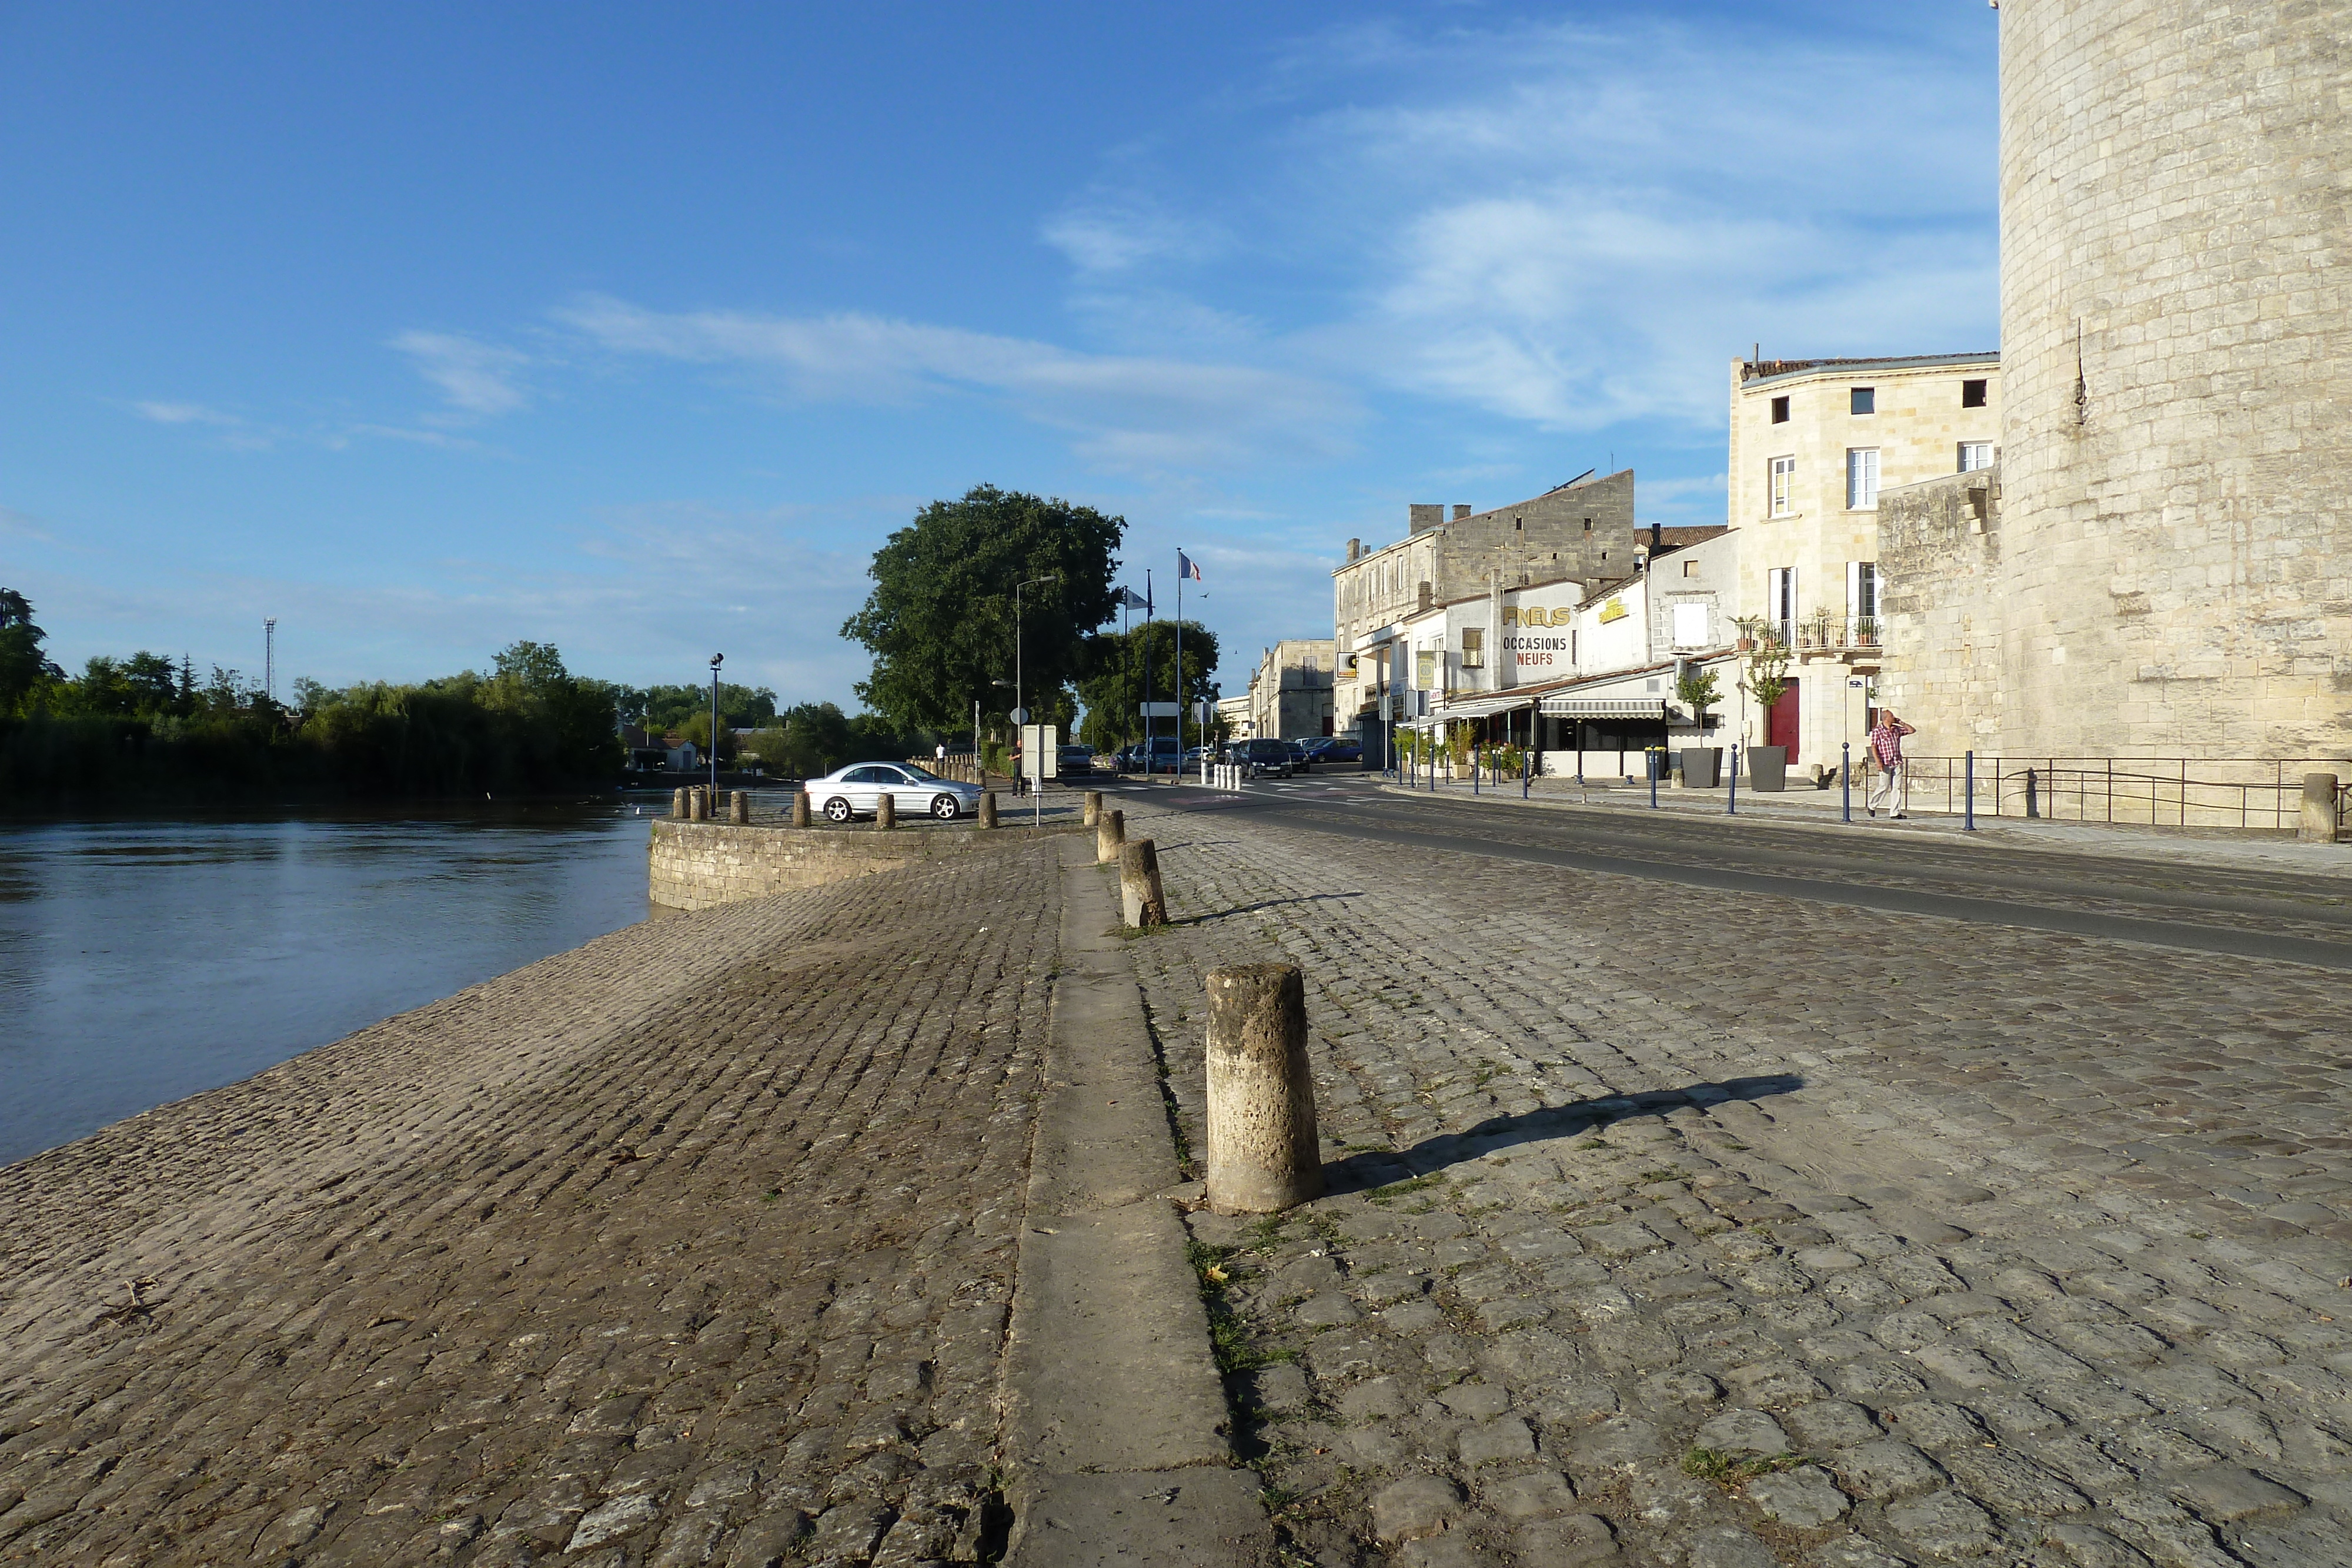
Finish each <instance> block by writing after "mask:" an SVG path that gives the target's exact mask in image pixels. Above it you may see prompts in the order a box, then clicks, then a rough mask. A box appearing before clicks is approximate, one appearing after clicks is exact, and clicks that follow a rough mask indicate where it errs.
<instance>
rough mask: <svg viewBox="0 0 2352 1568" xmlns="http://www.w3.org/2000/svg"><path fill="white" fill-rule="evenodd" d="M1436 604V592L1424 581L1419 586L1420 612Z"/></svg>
mask: <svg viewBox="0 0 2352 1568" xmlns="http://www.w3.org/2000/svg"><path fill="white" fill-rule="evenodd" d="M1436 602H1437V591H1436V590H1435V589H1433V588H1432V587H1431V586H1430V585H1429V583H1428V582H1427V581H1426V580H1424V581H1423V583H1422V585H1421V605H1420V608H1421V609H1422V610H1426V609H1428V608H1429V607H1430V606H1431V605H1433V604H1434V603H1436Z"/></svg>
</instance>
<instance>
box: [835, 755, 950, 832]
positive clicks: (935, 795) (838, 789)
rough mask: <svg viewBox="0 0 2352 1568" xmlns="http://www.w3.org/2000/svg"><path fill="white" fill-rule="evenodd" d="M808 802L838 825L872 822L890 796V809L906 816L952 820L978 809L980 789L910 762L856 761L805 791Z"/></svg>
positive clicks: (836, 769) (836, 770)
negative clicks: (860, 820) (861, 820)
mask: <svg viewBox="0 0 2352 1568" xmlns="http://www.w3.org/2000/svg"><path fill="white" fill-rule="evenodd" d="M802 788H803V789H806V790H807V791H808V797H809V803H810V804H811V805H813V806H814V807H815V808H816V809H817V810H820V811H823V812H824V814H825V816H826V817H827V818H829V819H831V820H832V821H836V822H846V821H851V820H852V819H854V818H857V817H870V816H872V815H874V813H875V812H876V811H877V810H879V809H880V807H881V804H882V797H883V796H884V795H886V794H887V795H888V796H889V797H890V800H891V803H892V809H893V810H897V811H898V812H899V813H900V814H901V815H905V816H914V815H919V814H920V813H922V812H926V811H928V812H929V813H930V814H931V815H932V816H934V817H937V818H939V819H940V821H954V820H955V819H956V818H958V817H961V816H967V815H970V814H971V813H972V812H975V811H977V810H980V786H979V785H977V784H962V783H958V782H957V781H956V780H954V779H942V778H940V776H939V775H938V774H936V773H934V772H932V771H931V770H930V769H929V768H919V767H917V766H916V765H915V764H914V763H911V762H853V763H851V764H850V765H849V766H848V767H846V768H835V769H834V771H832V772H831V773H828V774H826V775H825V776H824V778H822V779H810V780H809V781H808V782H807V783H806V784H803V786H802Z"/></svg>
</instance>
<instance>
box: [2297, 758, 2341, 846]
mask: <svg viewBox="0 0 2352 1568" xmlns="http://www.w3.org/2000/svg"><path fill="white" fill-rule="evenodd" d="M2295 837H2297V838H2299V839H2301V840H2302V841H2304V842H2305V843H2307V844H2332V843H2334V842H2335V841H2336V775H2335V774H2333V773H2306V774H2305V775H2304V776H2303V825H2302V827H2301V829H2300V830H2299V831H2297V832H2296V834H2295Z"/></svg>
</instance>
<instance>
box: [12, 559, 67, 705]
mask: <svg viewBox="0 0 2352 1568" xmlns="http://www.w3.org/2000/svg"><path fill="white" fill-rule="evenodd" d="M47 636H48V633H47V632H43V631H42V630H41V629H40V628H39V627H38V626H37V625H35V624H34V623H33V604H32V601H30V600H28V599H26V597H25V596H24V595H23V594H21V593H19V592H17V591H16V590H15V589H13V588H0V714H9V713H15V712H16V711H17V710H18V709H19V708H21V707H23V706H25V703H26V699H27V698H29V697H31V696H32V695H34V693H35V692H36V691H37V690H38V689H39V688H40V687H41V686H43V685H46V684H47V683H48V682H51V681H55V680H58V679H61V678H62V677H63V674H64V672H63V671H61V670H59V669H58V667H57V666H56V665H55V664H51V663H50V662H49V660H48V657H47V655H46V654H44V653H42V652H41V644H42V643H44V642H45V641H47Z"/></svg>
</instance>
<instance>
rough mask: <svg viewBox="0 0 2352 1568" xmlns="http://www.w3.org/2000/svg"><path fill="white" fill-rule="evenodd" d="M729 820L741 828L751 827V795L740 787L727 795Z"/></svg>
mask: <svg viewBox="0 0 2352 1568" xmlns="http://www.w3.org/2000/svg"><path fill="white" fill-rule="evenodd" d="M727 820H728V821H730V822H732V823H734V824H735V825H736V826H737V827H739V828H743V827H749V826H750V825H751V796H749V795H747V794H745V793H744V792H743V791H742V790H740V789H737V790H734V791H732V792H731V793H730V794H729V795H728V797H727Z"/></svg>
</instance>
